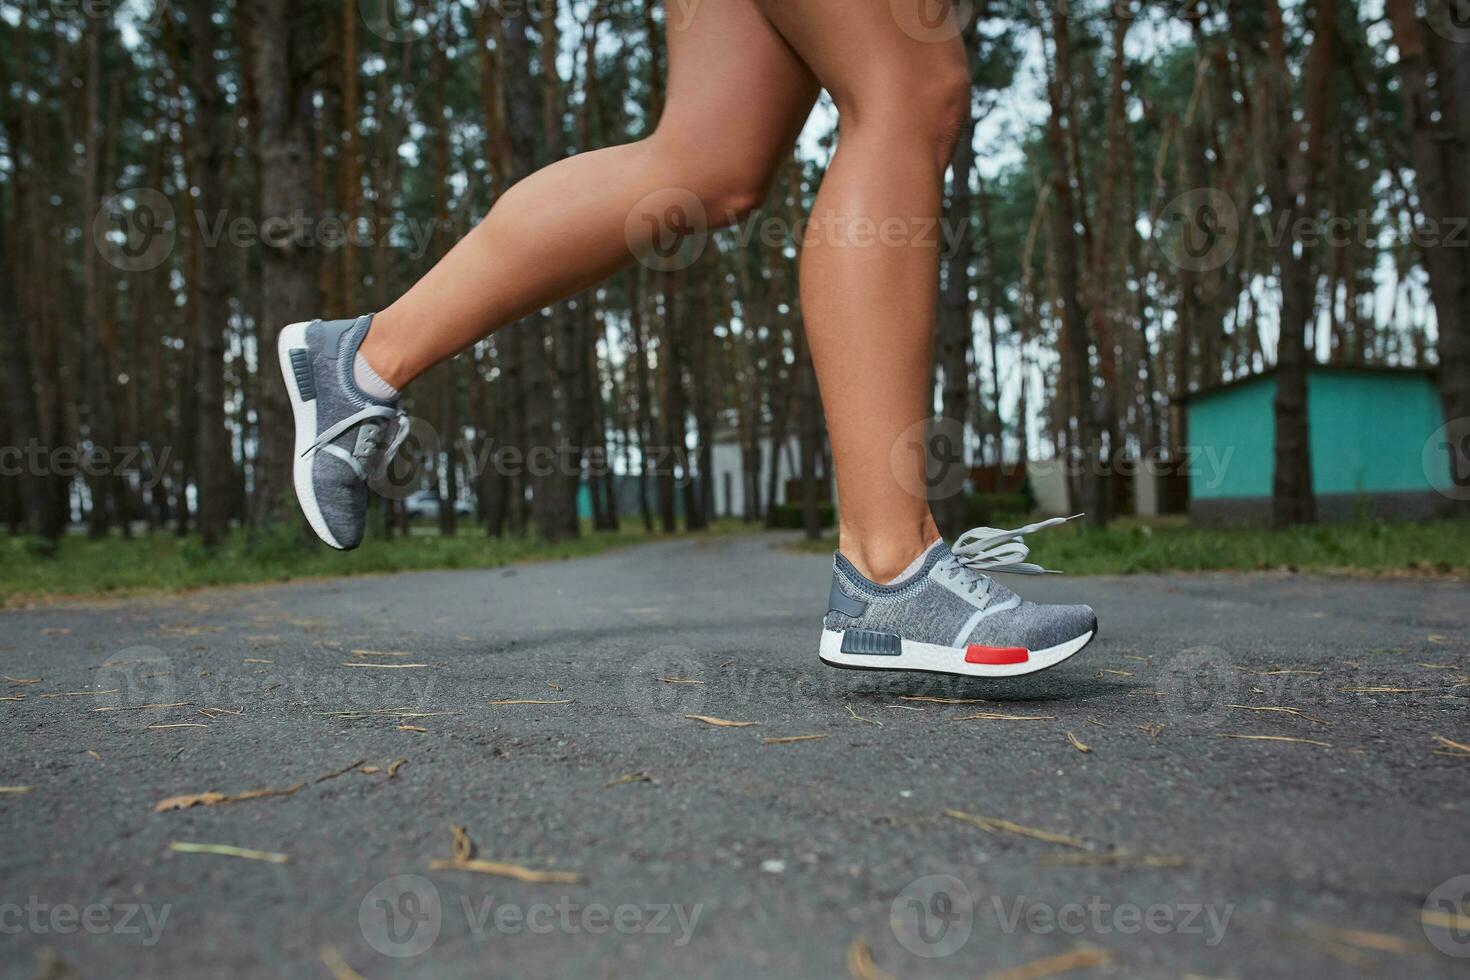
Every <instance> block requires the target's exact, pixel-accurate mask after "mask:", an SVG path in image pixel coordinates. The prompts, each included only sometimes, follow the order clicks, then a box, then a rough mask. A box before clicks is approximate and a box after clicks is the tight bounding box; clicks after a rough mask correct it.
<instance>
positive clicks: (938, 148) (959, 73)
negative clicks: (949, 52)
mask: <svg viewBox="0 0 1470 980" xmlns="http://www.w3.org/2000/svg"><path fill="white" fill-rule="evenodd" d="M872 81H873V83H872V84H870V85H869V86H868V87H867V88H866V89H865V90H863V91H857V92H852V93H848V94H847V95H846V97H845V98H844V97H842V96H840V95H839V96H837V97H836V101H837V108H838V111H839V112H840V113H841V115H842V120H843V126H844V129H850V130H869V131H873V132H874V133H875V135H877V136H878V137H879V138H881V139H883V140H884V141H885V142H886V143H889V144H890V145H891V144H892V143H893V142H894V141H895V139H897V140H898V141H899V142H901V144H902V145H904V146H907V147H909V148H911V149H912V150H915V151H920V152H927V153H929V154H932V156H933V159H934V161H935V163H936V165H937V166H938V167H939V169H940V170H941V171H943V170H944V168H945V167H947V166H949V161H950V157H952V156H953V155H954V150H955V147H956V145H958V143H959V139H960V136H961V134H962V133H963V132H964V131H965V128H966V126H967V125H968V123H969V122H970V118H971V82H970V72H969V67H968V65H967V64H966V62H965V61H964V60H963V59H954V60H946V61H943V62H940V63H939V64H936V65H934V66H932V68H931V69H930V70H929V71H926V72H925V73H924V75H923V77H922V78H904V79H891V78H875V79H873V80H872Z"/></svg>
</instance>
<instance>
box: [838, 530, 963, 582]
mask: <svg viewBox="0 0 1470 980" xmlns="http://www.w3.org/2000/svg"><path fill="white" fill-rule="evenodd" d="M939 536H940V535H939V528H938V527H937V526H935V524H934V519H933V518H932V517H930V516H929V515H927V514H926V515H925V516H924V519H923V521H921V522H920V523H919V524H918V525H917V526H915V527H913V528H910V529H900V528H892V529H890V528H885V529H884V531H883V532H882V533H874V532H867V533H862V532H859V531H857V530H856V529H854V528H852V527H850V526H848V525H846V524H844V525H842V526H841V527H840V529H839V531H838V541H839V544H838V550H840V551H841V552H842V554H843V556H844V557H846V558H847V560H848V561H850V562H852V564H853V566H854V567H856V568H857V570H858V571H860V572H862V573H863V575H865V576H867V578H868V579H869V580H871V581H873V582H877V583H878V584H880V585H882V584H885V583H888V582H891V581H893V580H894V579H895V578H897V577H898V576H899V575H901V574H903V572H904V571H905V570H906V569H907V568H908V567H909V565H911V564H913V562H914V559H916V558H918V557H919V556H920V555H922V554H923V553H924V552H925V551H927V550H928V549H929V547H930V546H931V545H933V544H934V542H935V541H937V540H939Z"/></svg>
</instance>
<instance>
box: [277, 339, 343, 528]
mask: <svg viewBox="0 0 1470 980" xmlns="http://www.w3.org/2000/svg"><path fill="white" fill-rule="evenodd" d="M310 325H311V324H310V323H293V324H291V325H290V326H289V327H286V328H285V329H284V330H282V331H281V337H280V340H278V341H277V342H276V353H277V355H278V357H279V359H280V362H281V377H282V378H283V379H285V382H286V394H288V395H290V396H291V412H292V414H293V415H295V416H296V453H295V459H294V461H293V462H292V464H291V483H292V485H293V486H294V487H295V488H296V500H297V501H298V502H299V503H300V504H301V511H302V513H304V514H305V515H306V522H307V523H308V524H310V525H311V529H312V530H313V531H315V532H316V536H317V537H319V538H321V539H322V541H323V542H324V543H326V544H328V545H330V546H331V547H333V548H336V549H337V550H338V551H345V550H346V549H344V548H343V547H342V545H341V544H339V543H338V542H337V539H336V538H335V537H334V536H333V535H332V532H331V531H329V530H328V529H327V520H326V518H324V517H323V516H322V508H321V505H320V504H318V503H317V499H316V487H315V485H314V484H313V483H312V479H311V457H310V456H308V455H304V454H305V453H306V449H307V447H308V446H310V445H311V444H312V443H313V442H316V431H317V430H316V400H315V399H312V400H311V401H306V400H305V399H303V398H302V397H301V389H300V388H298V387H297V386H296V372H295V371H293V370H292V369H291V351H293V350H296V349H304V348H305V347H306V328H307V327H308V326H310Z"/></svg>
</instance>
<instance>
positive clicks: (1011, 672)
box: [821, 517, 1097, 677]
mask: <svg viewBox="0 0 1470 980" xmlns="http://www.w3.org/2000/svg"><path fill="white" fill-rule="evenodd" d="M1068 520H1071V518H1062V517H1056V518H1052V519H1051V520H1046V521H1040V522H1038V523H1036V524H1029V525H1027V526H1026V527H1023V528H1018V529H1016V530H1014V531H1000V530H997V529H995V528H993V527H977V528H974V529H973V530H970V531H966V532H965V533H964V534H962V535H961V536H960V537H959V538H958V539H957V540H956V541H955V545H954V548H953V550H951V549H950V548H949V547H948V546H946V545H945V544H944V542H942V541H940V542H937V543H936V544H935V545H934V546H933V547H932V548H931V549H930V551H929V553H928V555H927V556H926V557H925V560H924V563H923V565H922V566H921V567H920V568H919V570H918V571H916V572H914V573H913V574H912V575H910V576H908V577H907V578H905V579H903V580H902V581H899V582H895V583H893V584H891V585H879V584H877V583H876V582H873V581H871V580H869V579H868V578H867V577H865V576H864V575H863V574H862V573H861V572H859V571H858V570H857V569H856V568H854V567H853V565H852V562H850V561H848V560H847V559H846V558H844V557H843V556H842V553H841V552H838V553H837V554H836V556H835V557H834V559H833V563H832V564H833V567H832V594H831V597H830V599H829V601H828V610H827V616H826V619H825V620H823V623H822V625H823V627H824V628H823V630H822V646H821V658H822V662H823V663H825V664H827V665H829V666H832V667H849V668H858V669H865V670H921V671H927V672H929V673H935V674H959V675H961V676H965V677H1015V676H1016V675H1018V674H1030V673H1034V672H1035V671H1038V670H1045V669H1046V668H1048V667H1054V666H1056V665H1057V664H1059V663H1061V662H1062V661H1063V660H1066V659H1067V658H1068V657H1070V656H1072V654H1074V653H1076V652H1077V651H1078V650H1081V649H1082V648H1083V647H1085V646H1086V645H1087V644H1088V643H1089V642H1090V641H1091V640H1092V638H1093V636H1095V635H1096V634H1097V615H1096V614H1095V613H1094V612H1093V611H1092V607H1090V606H1044V605H1038V604H1037V603H1034V602H1025V601H1023V600H1022V599H1021V597H1020V596H1018V595H1016V594H1015V593H1014V592H1012V591H1011V590H1010V589H1008V588H1006V587H1005V586H1004V585H1001V584H1000V583H999V582H997V581H995V579H994V578H992V577H991V574H992V573H995V572H1010V573H1013V574H1019V575H1041V574H1045V573H1046V569H1044V568H1042V567H1041V566H1040V565H1034V564H1032V563H1030V562H1027V561H1026V560H1025V559H1026V556H1027V554H1028V551H1027V548H1026V545H1025V543H1024V542H1022V540H1021V538H1022V536H1023V535H1026V534H1030V533H1031V532H1033V531H1039V530H1041V529H1042V528H1046V527H1052V526H1055V525H1057V524H1062V523H1065V522H1066V521H1068Z"/></svg>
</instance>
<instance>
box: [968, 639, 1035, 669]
mask: <svg viewBox="0 0 1470 980" xmlns="http://www.w3.org/2000/svg"><path fill="white" fill-rule="evenodd" d="M1026 659H1027V653H1026V648H1025V647H982V646H981V645H980V644H978V643H971V644H970V645H969V646H968V647H966V648H965V663H967V664H992V665H996V666H999V665H1001V664H1024V663H1025V662H1026Z"/></svg>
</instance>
